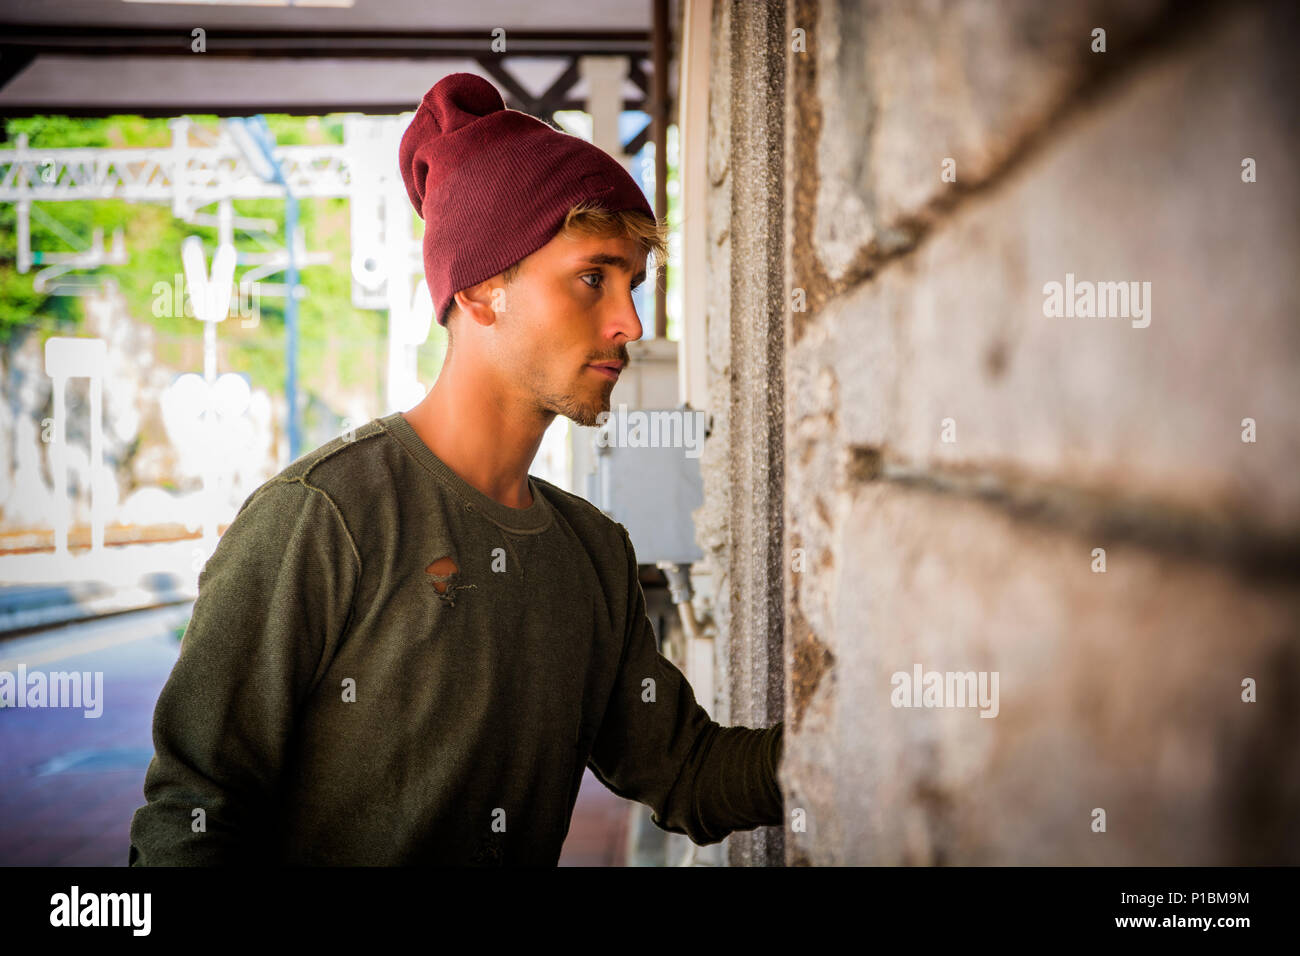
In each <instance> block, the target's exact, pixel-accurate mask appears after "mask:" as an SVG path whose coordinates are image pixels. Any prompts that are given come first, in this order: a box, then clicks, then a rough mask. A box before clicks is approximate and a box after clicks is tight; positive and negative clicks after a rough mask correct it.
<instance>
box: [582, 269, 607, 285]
mask: <svg viewBox="0 0 1300 956" xmlns="http://www.w3.org/2000/svg"><path fill="white" fill-rule="evenodd" d="M581 278H583V279H584V280H585V279H595V280H596V283H597V284H596V285H591V283H590V282H588V283H587V284H588V285H591V287H592V288H593V289H599V288H600V283H601V282H603V281H604V279H605V277H604V276H603V275H601V274H600V273H599V272H591V273H588V274H587V275H585V276H582V277H581Z"/></svg>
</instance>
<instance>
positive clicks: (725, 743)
mask: <svg viewBox="0 0 1300 956" xmlns="http://www.w3.org/2000/svg"><path fill="white" fill-rule="evenodd" d="M620 527H622V526H621V525H620ZM623 540H624V543H625V546H626V549H627V555H628V575H629V579H630V584H629V588H630V595H631V596H630V599H629V605H628V625H627V627H628V633H627V634H626V636H625V638H624V648H623V659H622V661H621V663H620V666H619V674H618V678H617V680H616V682H615V685H614V691H613V693H612V694H611V695H610V700H609V706H608V708H607V710H606V712H605V717H604V720H603V722H602V723H601V727H600V731H599V733H598V734H597V737H596V740H595V744H594V746H593V748H592V752H591V758H590V760H589V761H588V765H589V766H590V767H591V769H592V770H593V771H594V772H595V773H596V776H597V777H599V778H600V780H601V782H602V783H604V784H605V786H607V787H609V788H610V789H611V790H613V791H614V792H615V793H617V794H618V795H619V796H622V797H626V798H628V799H632V800H638V801H640V802H641V803H644V804H646V805H647V806H649V807H650V808H651V809H652V810H653V811H654V813H653V814H652V815H651V818H650V819H651V820H652V821H653V822H654V823H655V825H656V826H658V827H660V828H661V829H663V830H667V831H669V832H672V833H683V834H685V835H687V836H689V837H690V838H691V839H692V840H693V841H694V842H695V843H697V844H699V845H701V846H704V845H707V844H710V843H717V842H718V841H720V840H722V839H723V838H724V837H726V836H727V835H728V834H729V833H731V832H733V831H735V830H753V829H754V828H755V827H759V826H768V825H777V824H780V823H782V822H783V821H784V805H783V801H782V796H781V791H780V787H779V786H778V784H777V779H776V771H777V767H778V766H779V764H780V761H781V749H782V737H783V734H784V723H777V724H776V725H775V726H773V727H769V728H768V729H766V730H754V729H750V728H748V727H723V726H720V725H719V724H718V723H717V722H716V721H714V720H713V719H712V718H710V717H709V715H708V713H707V712H706V711H705V709H704V708H703V707H702V706H700V705H699V704H698V703H697V702H696V700H695V694H694V692H693V691H692V689H691V686H690V684H689V683H687V681H686V677H685V676H684V675H683V674H682V672H681V671H679V670H678V669H677V668H676V667H674V666H673V664H672V662H671V661H669V660H667V659H666V658H665V657H664V656H663V655H662V654H660V653H659V649H658V646H657V643H656V641H655V636H654V631H653V630H652V628H651V625H650V619H649V617H648V616H647V615H646V605H645V593H644V591H642V589H641V582H640V581H639V580H638V579H637V565H636V554H635V551H634V549H633V547H632V542H631V540H630V539H629V538H628V537H627V530H626V529H624V530H623ZM652 692H653V694H652Z"/></svg>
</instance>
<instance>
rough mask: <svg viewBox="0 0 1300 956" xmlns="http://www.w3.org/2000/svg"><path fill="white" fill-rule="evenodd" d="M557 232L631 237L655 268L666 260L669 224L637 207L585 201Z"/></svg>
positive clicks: (510, 271)
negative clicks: (650, 258)
mask: <svg viewBox="0 0 1300 956" xmlns="http://www.w3.org/2000/svg"><path fill="white" fill-rule="evenodd" d="M556 235H562V236H568V237H570V238H573V239H579V238H597V239H631V240H632V241H633V242H635V243H637V244H638V245H639V246H640V247H641V249H642V251H644V252H645V254H646V255H647V256H653V257H654V261H655V264H656V267H657V266H658V264H659V263H661V262H666V261H667V259H668V226H667V224H666V223H664V222H663V221H662V220H659V219H652V218H651V217H649V216H647V215H646V214H645V213H643V212H641V211H639V210H636V209H620V210H617V211H611V210H609V209H606V208H605V207H604V206H602V205H600V203H598V202H593V201H591V200H584V201H583V202H580V203H578V204H577V205H576V206H573V207H572V208H570V209H569V211H568V212H567V213H565V215H564V222H563V223H562V224H561V225H560V228H559V231H558V232H557V233H556ZM522 266H523V260H522V259H520V260H519V261H518V262H516V263H515V264H514V265H512V266H510V267H509V268H507V269H504V270H503V271H502V272H501V277H502V278H503V279H505V280H506V282H510V281H511V280H513V279H514V277H515V276H517V275H518V274H519V269H520V268H521V267H522ZM456 309H457V306H456V300H455V299H454V298H453V299H452V301H451V307H450V308H449V309H448V311H447V347H448V348H450V347H451V316H452V314H453V313H454V312H455V311H456Z"/></svg>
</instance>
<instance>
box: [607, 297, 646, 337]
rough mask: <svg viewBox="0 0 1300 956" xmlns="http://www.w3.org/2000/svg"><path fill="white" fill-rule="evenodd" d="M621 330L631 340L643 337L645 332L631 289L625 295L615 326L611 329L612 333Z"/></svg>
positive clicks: (614, 333) (615, 333)
mask: <svg viewBox="0 0 1300 956" xmlns="http://www.w3.org/2000/svg"><path fill="white" fill-rule="evenodd" d="M619 332H622V333H623V334H624V335H626V336H627V338H628V341H629V342H635V341H636V340H637V339H639V338H641V335H642V333H643V332H644V330H643V329H642V328H641V317H640V316H638V315H637V314H636V302H635V300H633V298H632V292H631V291H630V290H629V291H628V293H627V295H626V296H624V297H623V301H622V303H621V304H620V306H619V310H618V315H617V316H615V319H614V327H613V328H612V329H611V330H610V334H611V335H617V334H618V333H619Z"/></svg>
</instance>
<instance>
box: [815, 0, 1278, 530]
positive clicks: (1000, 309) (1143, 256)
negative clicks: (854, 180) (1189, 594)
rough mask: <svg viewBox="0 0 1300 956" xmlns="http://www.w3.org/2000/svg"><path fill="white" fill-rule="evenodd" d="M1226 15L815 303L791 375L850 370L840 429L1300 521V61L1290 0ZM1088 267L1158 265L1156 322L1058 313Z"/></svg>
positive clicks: (1048, 474) (1109, 270) (958, 459)
mask: <svg viewBox="0 0 1300 956" xmlns="http://www.w3.org/2000/svg"><path fill="white" fill-rule="evenodd" d="M1214 27H1215V28H1214V29H1213V30H1212V31H1209V32H1207V33H1206V34H1205V35H1203V36H1201V37H1200V38H1199V39H1196V40H1194V41H1193V42H1191V43H1190V44H1188V45H1187V46H1185V47H1180V48H1177V49H1175V50H1172V51H1169V52H1168V53H1167V54H1166V55H1162V56H1160V57H1158V58H1155V59H1153V60H1152V62H1150V63H1149V64H1148V65H1147V66H1146V67H1145V68H1144V69H1142V70H1140V71H1138V72H1136V73H1135V74H1134V76H1133V77H1132V82H1131V83H1129V84H1126V85H1124V86H1123V87H1122V88H1119V89H1117V90H1115V91H1113V92H1112V93H1111V94H1110V95H1108V96H1106V97H1104V98H1101V99H1099V100H1098V101H1096V102H1095V103H1093V104H1091V105H1090V107H1089V108H1088V109H1086V110H1082V111H1080V112H1079V114H1078V115H1076V116H1075V117H1074V118H1073V119H1072V120H1071V121H1070V122H1069V123H1068V124H1065V125H1064V126H1063V128H1062V129H1060V130H1059V131H1058V133H1057V134H1056V135H1055V136H1054V137H1053V139H1052V141H1051V143H1050V144H1048V145H1045V146H1044V148H1043V149H1042V150H1041V151H1040V152H1039V153H1038V154H1036V155H1035V156H1034V157H1033V158H1032V159H1030V160H1028V161H1026V162H1025V163H1024V164H1023V165H1022V166H1020V167H1018V168H1017V169H1016V171H1015V173H1014V174H1013V175H1012V176H1010V177H1009V178H1008V180H1007V181H1005V182H1002V183H1000V184H999V185H998V186H997V187H996V188H990V189H989V190H987V191H985V192H983V193H981V194H979V195H977V196H972V197H969V199H968V200H967V201H965V202H963V203H962V205H961V206H960V208H959V209H958V210H957V211H956V212H955V213H954V214H953V215H952V216H951V217H950V218H949V219H948V220H947V221H944V222H943V223H941V224H940V225H938V226H936V227H935V229H934V230H933V232H932V233H931V234H930V235H929V236H928V238H927V240H926V241H925V242H924V243H923V244H922V245H921V246H920V247H919V248H918V249H917V250H916V251H915V252H913V253H910V254H908V255H905V256H903V257H901V258H898V259H896V260H894V261H891V262H890V263H889V264H888V265H887V266H886V267H885V268H883V269H882V270H881V272H880V273H879V274H878V275H877V276H876V277H875V278H874V279H873V280H871V281H869V282H865V283H863V284H861V285H860V286H859V287H858V288H856V289H855V290H854V291H853V292H852V293H850V294H847V295H845V296H842V297H841V298H840V299H838V300H836V301H834V302H833V303H832V304H831V305H830V306H829V307H828V308H827V309H826V310H825V311H824V313H823V314H821V315H819V316H817V317H816V318H815V320H814V322H812V323H810V328H809V330H808V332H807V334H806V337H805V338H804V339H802V340H801V341H800V342H799V344H798V345H797V346H796V347H795V348H794V350H793V351H792V353H791V356H790V365H791V368H792V371H791V377H792V380H794V379H798V378H800V377H801V376H802V377H803V378H806V379H811V378H812V377H814V376H815V375H816V374H819V370H820V374H827V375H829V376H830V377H832V378H833V379H834V380H835V381H836V382H837V383H838V389H839V392H840V396H839V402H838V408H837V409H836V412H837V414H838V426H839V432H838V435H837V437H836V440H837V441H839V442H842V443H843V444H845V445H849V446H852V445H860V446H867V447H873V446H874V447H877V448H882V449H884V450H885V455H886V459H888V460H893V461H895V462H902V463H904V464H907V465H911V466H915V467H917V468H920V469H923V470H924V469H934V468H975V469H984V470H989V471H993V472H1006V473H1014V474H1017V475H1021V476H1029V477H1030V478H1031V479H1033V480H1041V481H1045V482H1053V483H1059V484H1062V485H1066V486H1073V487H1080V488H1087V489H1093V490H1096V491H1097V492H1098V493H1100V494H1103V495H1134V496H1137V497H1139V498H1150V499H1152V500H1154V501H1156V502H1162V503H1165V504H1168V505H1170V506H1172V507H1177V508H1187V509H1193V510H1194V511H1196V512H1198V513H1202V514H1205V515H1207V516H1217V517H1219V518H1222V519H1223V520H1226V521H1228V522H1234V521H1238V520H1241V521H1248V522H1250V523H1252V524H1254V525H1259V526H1268V527H1270V528H1271V529H1273V530H1275V531H1277V532H1279V533H1281V534H1291V535H1294V533H1295V531H1296V530H1297V529H1300V472H1297V471H1296V469H1295V467H1294V462H1295V461H1296V460H1297V457H1300V419H1298V418H1297V417H1296V415H1295V410H1296V409H1297V408H1300V375H1297V374H1296V369H1297V368H1300V334H1297V329H1298V326H1297V323H1296V316H1297V306H1298V305H1300V275H1298V274H1297V272H1296V270H1295V268H1294V266H1295V262H1296V261H1297V259H1300V217H1297V215H1296V210H1297V208H1300V192H1298V190H1297V185H1296V179H1295V177H1294V176H1292V175H1291V174H1290V169H1291V167H1292V165H1293V157H1294V156H1295V154H1296V152H1297V150H1298V149H1300V127H1298V126H1297V123H1296V121H1295V108H1294V105H1293V101H1292V94H1291V92H1290V90H1293V89H1294V88H1295V86H1294V85H1288V84H1286V83H1283V82H1281V79H1282V78H1283V77H1285V76H1292V77H1294V76H1295V75H1296V69H1295V67H1294V58H1291V61H1290V62H1291V64H1292V65H1289V66H1286V67H1283V66H1281V65H1280V63H1281V61H1280V56H1281V54H1279V52H1278V51H1277V50H1276V49H1275V41H1274V39H1273V34H1274V33H1275V32H1280V33H1281V35H1286V34H1285V31H1277V29H1276V24H1275V23H1274V22H1273V21H1272V18H1271V16H1270V15H1269V10H1268V8H1250V9H1248V10H1247V11H1245V12H1242V13H1241V14H1239V15H1238V14H1234V15H1231V16H1225V17H1223V18H1222V19H1220V20H1219V21H1216V22H1215V24H1214ZM1245 156H1250V157H1253V158H1255V159H1256V161H1257V163H1258V169H1259V170H1260V174H1259V181H1258V182H1256V183H1254V184H1247V183H1243V182H1242V180H1241V175H1240V173H1241V161H1242V158H1243V157H1245ZM1067 273H1073V274H1074V275H1075V276H1076V278H1077V279H1079V280H1090V281H1142V282H1150V283H1151V300H1152V301H1151V313H1150V325H1149V326H1148V327H1146V328H1134V327H1133V325H1132V320H1130V319H1126V318H1049V317H1046V316H1045V315H1044V314H1043V305H1044V294H1043V287H1044V284H1045V283H1047V282H1051V281H1057V282H1064V281H1065V278H1066V274H1067ZM802 369H807V370H808V371H807V372H806V373H804V372H803V371H801V370H802ZM791 395H792V397H793V399H794V400H795V401H796V402H798V401H800V398H799V395H798V389H797V388H792V389H791ZM805 411H806V410H805ZM801 414H803V412H800V410H799V408H798V407H796V408H794V409H792V413H791V418H792V421H794V422H796V423H797V422H798V421H799V419H800V416H801ZM945 418H952V419H954V420H955V423H956V438H957V441H956V442H955V443H953V444H946V443H944V442H942V441H941V440H940V438H941V433H940V424H941V421H942V420H943V419H945ZM1244 418H1253V419H1255V420H1256V422H1257V429H1258V431H1257V439H1258V440H1257V442H1256V443H1254V444H1248V443H1243V442H1242V440H1241V433H1242V426H1241V422H1242V419H1244ZM795 427H796V428H797V427H798V426H797V425H796V426H795ZM795 457H796V461H797V455H796V456H795ZM796 467H797V466H796ZM798 480H799V479H798V478H797V477H795V478H792V481H794V482H796V483H797V482H798Z"/></svg>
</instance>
